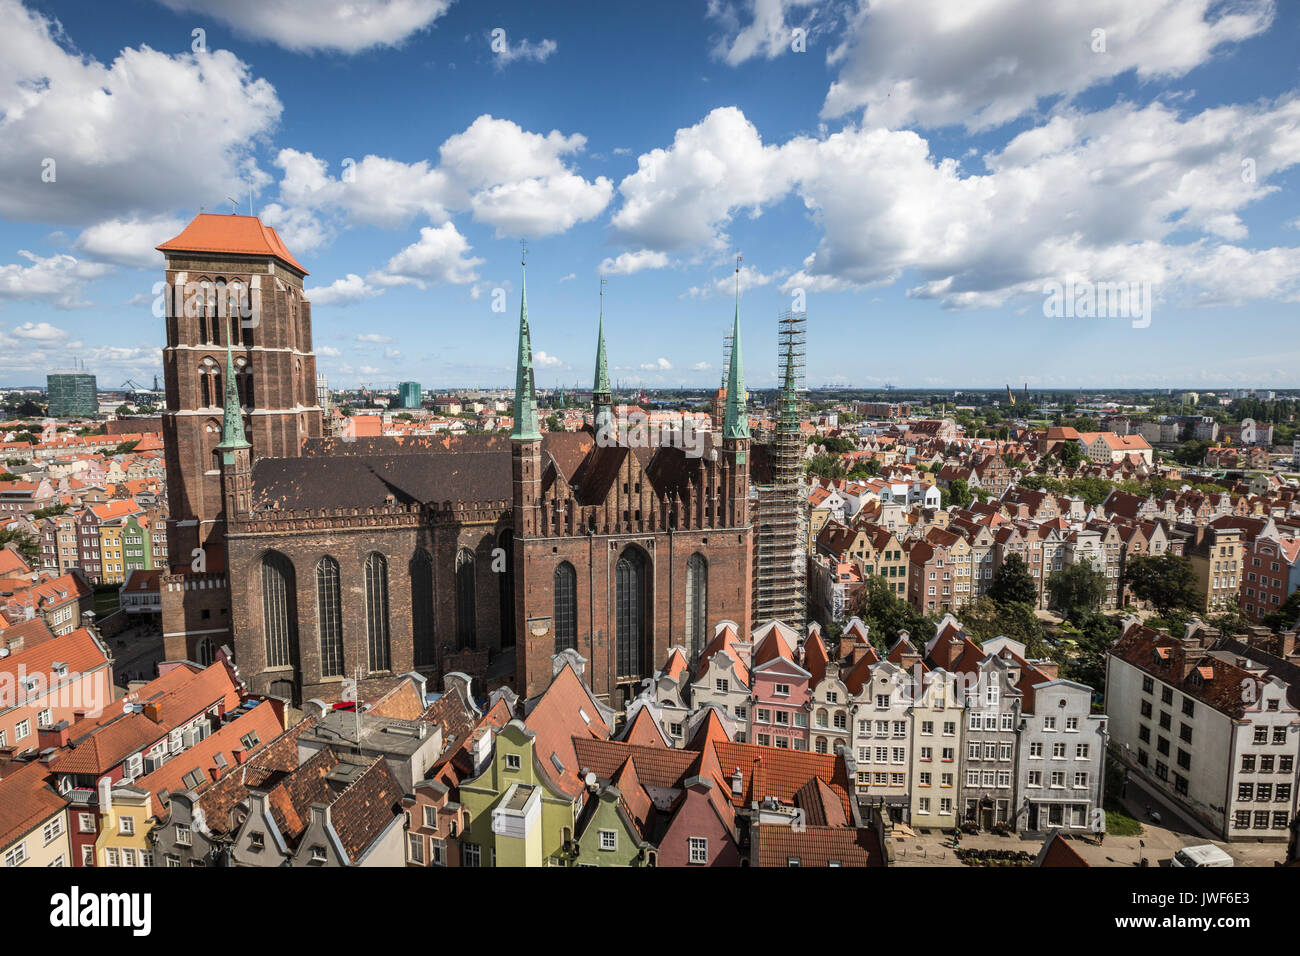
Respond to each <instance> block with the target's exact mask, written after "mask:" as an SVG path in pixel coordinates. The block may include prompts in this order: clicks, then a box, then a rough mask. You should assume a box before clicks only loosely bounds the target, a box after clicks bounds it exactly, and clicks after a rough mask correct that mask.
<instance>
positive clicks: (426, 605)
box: [411, 548, 435, 667]
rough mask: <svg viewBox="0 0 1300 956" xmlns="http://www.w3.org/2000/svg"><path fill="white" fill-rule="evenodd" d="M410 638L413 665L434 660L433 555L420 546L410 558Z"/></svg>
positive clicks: (417, 665)
mask: <svg viewBox="0 0 1300 956" xmlns="http://www.w3.org/2000/svg"><path fill="white" fill-rule="evenodd" d="M411 639H412V643H413V644H414V645H415V666H416V667H419V666H420V665H422V664H432V663H433V662H434V657H435V653H434V647H435V644H434V639H433V556H432V555H431V554H429V552H428V551H426V550H425V549H424V548H420V549H418V550H417V551H416V552H415V555H414V556H413V557H412V558H411Z"/></svg>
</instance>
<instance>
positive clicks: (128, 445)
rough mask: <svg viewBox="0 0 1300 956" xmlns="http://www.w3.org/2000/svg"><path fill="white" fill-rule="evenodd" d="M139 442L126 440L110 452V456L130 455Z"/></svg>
mask: <svg viewBox="0 0 1300 956" xmlns="http://www.w3.org/2000/svg"><path fill="white" fill-rule="evenodd" d="M138 444H140V442H139V441H124V442H122V443H121V444H120V445H118V446H117V447H116V448H114V449H113V450H112V451H110V452H109V453H108V454H109V457H110V458H111V457H112V456H113V455H129V454H131V452H133V451H135V446H136V445H138Z"/></svg>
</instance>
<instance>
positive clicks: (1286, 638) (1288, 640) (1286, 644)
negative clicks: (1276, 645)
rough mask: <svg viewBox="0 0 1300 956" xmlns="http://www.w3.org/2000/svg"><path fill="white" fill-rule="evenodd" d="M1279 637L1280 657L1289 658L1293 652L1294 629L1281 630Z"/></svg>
mask: <svg viewBox="0 0 1300 956" xmlns="http://www.w3.org/2000/svg"><path fill="white" fill-rule="evenodd" d="M1279 637H1280V638H1281V642H1282V647H1281V650H1282V653H1281V654H1280V655H1279V656H1281V657H1285V658H1289V657H1291V655H1293V654H1294V653H1295V631H1283V632H1282V633H1281V634H1280V635H1279Z"/></svg>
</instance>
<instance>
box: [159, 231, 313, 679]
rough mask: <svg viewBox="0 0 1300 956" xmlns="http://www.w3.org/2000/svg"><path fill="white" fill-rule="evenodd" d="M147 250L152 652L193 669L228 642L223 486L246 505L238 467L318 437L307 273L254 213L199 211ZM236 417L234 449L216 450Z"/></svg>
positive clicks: (291, 453)
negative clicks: (158, 331) (159, 555)
mask: <svg viewBox="0 0 1300 956" xmlns="http://www.w3.org/2000/svg"><path fill="white" fill-rule="evenodd" d="M157 248H158V250H159V251H160V252H162V253H163V255H164V257H165V259H166V273H165V282H164V283H163V284H162V285H163V294H162V296H161V298H162V305H163V307H162V308H161V309H158V308H157V307H155V314H157V315H158V316H159V317H161V318H163V319H164V322H165V328H166V344H165V346H164V348H163V372H164V377H165V380H166V394H167V404H166V408H165V409H164V411H163V413H162V428H163V443H164V445H165V457H166V466H167V500H168V510H169V514H168V520H167V550H168V560H169V562H170V565H171V567H170V572H171V573H169V574H166V575H164V579H163V585H162V590H163V633H164V653H165V654H166V656H167V658H168V659H191V660H198V661H199V662H200V663H205V662H206V660H207V659H208V658H209V657H210V655H211V653H212V652H213V649H214V648H219V647H220V646H221V645H222V644H225V643H228V642H229V641H230V639H231V633H230V598H229V587H228V584H229V582H228V579H227V576H226V569H227V561H226V547H225V536H226V522H225V515H226V504H227V494H228V486H229V487H230V488H234V487H235V486H236V485H240V484H241V482H242V483H243V485H242V487H243V495H244V497H245V499H247V498H248V497H249V495H250V494H251V491H250V489H249V487H248V482H249V481H250V479H249V478H248V477H247V476H245V477H241V478H237V476H236V472H237V471H238V470H239V469H240V468H241V467H242V468H244V470H245V472H248V471H249V470H250V469H251V462H252V461H253V460H255V459H256V458H262V457H269V456H274V457H281V458H287V457H296V456H298V455H299V454H300V450H301V446H302V442H303V440H304V439H306V438H314V437H319V436H320V434H321V427H322V426H321V409H320V405H319V403H318V401H317V397H316V356H315V353H314V352H313V351H312V340H311V304H310V303H309V302H308V301H307V298H306V295H305V293H304V291H303V279H304V278H305V277H306V275H307V270H306V269H304V268H303V267H302V265H301V264H299V262H298V261H297V260H296V259H295V258H294V257H293V255H292V254H291V253H290V252H289V250H288V249H287V248H285V245H284V243H283V242H282V241H281V239H280V237H279V235H278V234H277V233H276V231H275V230H274V229H273V228H271V227H270V226H267V225H264V224H263V223H262V221H261V220H260V219H258V218H257V217H256V216H222V215H215V214H212V213H201V214H199V215H198V216H196V217H195V218H194V219H193V221H191V222H190V224H189V225H188V226H186V227H185V229H184V230H182V232H181V234H180V235H178V236H176V237H175V238H174V239H169V240H168V241H167V242H164V243H163V244H162V245H160V246H158V247H157ZM232 393H233V397H232ZM236 420H237V421H238V424H239V431H241V432H242V433H243V436H242V439H241V440H242V442H243V443H244V444H245V445H248V446H249V447H247V448H245V449H240V448H238V447H236V446H235V445H230V444H228V440H229V439H233V438H235V436H236V429H235V428H234V425H235V422H236ZM227 456H229V457H230V458H231V460H230V463H229V465H226V464H225V463H224V459H225V458H226V457H227ZM241 456H246V457H247V464H246V465H244V464H242V463H241V462H240V458H241ZM227 478H229V479H230V482H229V483H228V482H227Z"/></svg>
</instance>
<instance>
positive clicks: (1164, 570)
mask: <svg viewBox="0 0 1300 956" xmlns="http://www.w3.org/2000/svg"><path fill="white" fill-rule="evenodd" d="M1124 579H1125V581H1126V582H1127V584H1128V587H1129V590H1131V591H1132V592H1133V594H1134V596H1135V597H1137V598H1138V599H1139V600H1142V601H1148V602H1150V604H1151V606H1152V607H1153V608H1155V610H1156V613H1157V614H1159V615H1160V616H1161V617H1168V616H1169V614H1170V612H1173V611H1191V610H1195V609H1196V608H1197V607H1199V606H1200V603H1201V602H1200V593H1199V591H1198V589H1197V586H1196V572H1195V570H1193V568H1192V562H1191V561H1189V560H1187V558H1185V557H1183V556H1182V555H1178V554H1140V555H1136V556H1134V557H1132V558H1129V560H1128V562H1127V564H1126V565H1125V568H1124Z"/></svg>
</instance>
